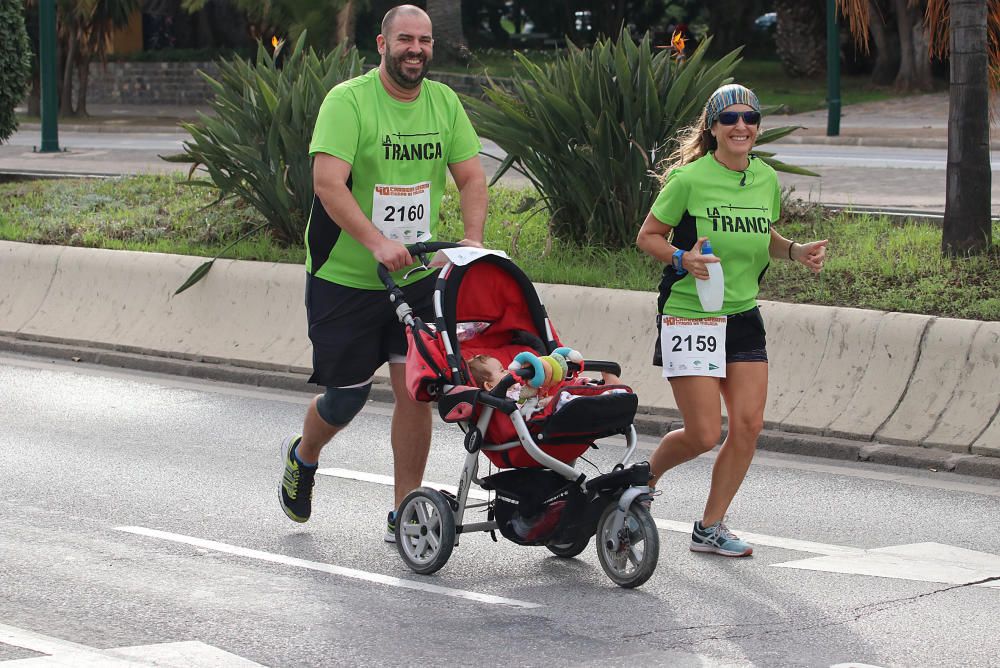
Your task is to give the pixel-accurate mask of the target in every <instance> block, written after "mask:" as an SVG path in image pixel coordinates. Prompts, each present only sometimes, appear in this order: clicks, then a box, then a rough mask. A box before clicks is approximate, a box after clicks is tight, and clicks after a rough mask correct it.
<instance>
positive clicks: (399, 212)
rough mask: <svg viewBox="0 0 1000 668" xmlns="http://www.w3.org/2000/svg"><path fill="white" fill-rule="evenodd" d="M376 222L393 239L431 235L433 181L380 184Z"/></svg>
mask: <svg viewBox="0 0 1000 668" xmlns="http://www.w3.org/2000/svg"><path fill="white" fill-rule="evenodd" d="M372 222H373V223H374V224H375V227H377V228H378V229H379V231H380V232H382V234H383V235H384V236H385V237H386V238H388V239H392V240H393V241H398V242H400V243H403V244H413V243H416V242H418V241H427V240H428V239H430V238H431V183H430V181H424V182H423V183H414V184H413V185H408V186H397V185H386V184H381V183H380V184H377V185H376V186H375V192H374V193H373V195H372Z"/></svg>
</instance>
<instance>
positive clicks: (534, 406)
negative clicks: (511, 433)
mask: <svg viewBox="0 0 1000 668" xmlns="http://www.w3.org/2000/svg"><path fill="white" fill-rule="evenodd" d="M539 341H540V340H539ZM466 364H468V365H469V372H470V373H471V375H472V380H473V382H475V384H476V387H481V388H483V389H484V390H492V389H493V388H494V387H496V386H497V385H499V384H500V381H501V380H503V377H504V376H505V375H506V374H507V372H508V370H509V369H508V368H507V367H505V366H504V365H503V364H502V363H501V362H500V360H498V359H497V358H496V357H493V356H491V355H487V354H485V353H480V354H479V355H475V356H473V357H470V358H469V359H467V360H466ZM577 382H579V383H580V384H583V385H591V384H594V382H593V381H592V380H591V379H590V378H586V377H582V376H581V377H580V378H578V381H577ZM619 383H621V379H620V378H618V376H616V375H615V374H613V373H611V372H609V371H602V372H601V384H602V385H618V384H619ZM568 384H569V381H566V380H562V381H560V382H559V383H558V384H556V385H555V386H553V387H552V388H551V389H549V390H548V392H547V393H546V394H545V395H542V396H539V395H538V393H537V391H534V390H532V388H531V387H530V386H528V385H523V384H521V383H514V384H513V385H511V386H510V388H508V389H507V398H508V399H513V400H514V401H516V402H518V403H519V404H522V406H524V407H523V408H522V411H521V414H522V415H524V414H525V412H526V411H525V409H527V412H528V413H534V412H537V411H540V410H542V409H543V408H545V407H546V406H548V404H549V402H550V401H552V399H553V397H554V396H559V401H558V402H557V404H556V410H559V409H560V408H562V407H563V406H564V405H565V404H566V402H567V401H572V400H573V399H574V398H576V396H578V395H575V394H570V393H562V394H557V393H558V392H559V390H560V389H561V388H563V387H565V386H566V385H568ZM624 391H625V390H624V389H609V390H608V392H624ZM532 399H535V401H534V402H532V403H530V404H529V402H531V400H532Z"/></svg>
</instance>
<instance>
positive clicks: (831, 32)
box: [826, 0, 840, 137]
mask: <svg viewBox="0 0 1000 668" xmlns="http://www.w3.org/2000/svg"><path fill="white" fill-rule="evenodd" d="M826 101H827V114H826V136H827V137H836V136H837V135H839V134H840V30H839V29H838V28H837V0H826Z"/></svg>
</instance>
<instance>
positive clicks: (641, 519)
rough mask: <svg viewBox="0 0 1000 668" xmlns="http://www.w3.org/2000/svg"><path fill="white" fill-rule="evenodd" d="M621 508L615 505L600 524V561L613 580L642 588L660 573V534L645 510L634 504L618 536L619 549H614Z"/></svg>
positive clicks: (598, 538) (598, 539) (598, 548)
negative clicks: (654, 573)
mask: <svg viewBox="0 0 1000 668" xmlns="http://www.w3.org/2000/svg"><path fill="white" fill-rule="evenodd" d="M617 510H618V504H617V503H612V504H610V505H608V507H607V508H605V509H604V512H603V513H601V518H600V519H599V520H598V521H597V558H598V560H599V561H600V562H601V568H603V569H604V572H605V573H607V575H608V577H609V578H611V580H612V581H613V582H614V583H615V584H617V585H619V586H621V587H626V588H632V587H638V586H639V585H641V584H642V583H643V582H645V581H646V580H648V579H649V578H650V576H651V575H652V574H653V571H654V570H656V562H657V561H658V560H659V558H660V534H659V533H658V532H657V530H656V523H655V522H654V521H653V516H652V515H650V514H649V510H647V509H646V507H645V506H642V505H640V504H638V503H633V504H632V505H631V506H629V508H628V510H627V511H626V513H625V524H624V526H623V527H622V528H621V530H620V531H619V532H618V548H617V549H612V545H613V542H612V538H613V536H612V533H613V532H614V517H615V512H616V511H617Z"/></svg>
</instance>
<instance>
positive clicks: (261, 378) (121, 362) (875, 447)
mask: <svg viewBox="0 0 1000 668" xmlns="http://www.w3.org/2000/svg"><path fill="white" fill-rule="evenodd" d="M0 350H2V351H4V352H8V353H15V354H19V355H31V356H35V357H47V358H52V359H58V360H65V361H73V362H80V363H89V364H99V365H102V366H107V367H112V368H119V369H129V370H132V371H145V372H150V373H161V374H169V375H172V376H178V377H183V378H196V379H199V380H213V381H220V382H226V383H234V384H239V385H250V386H254V387H261V388H268V389H280V390H288V391H292V392H302V393H304V394H309V395H312V394H315V393H316V392H317V387H316V386H315V385H310V384H309V383H308V377H309V373H308V371H301V372H288V371H286V372H282V371H275V370H267V369H254V368H250V367H244V366H234V365H231V364H226V363H224V362H218V361H216V362H213V361H194V360H190V359H179V358H171V357H162V356H157V355H151V354H142V353H136V352H127V351H122V350H112V349H105V348H100V347H92V346H83V345H80V344H78V343H74V342H57V341H33V340H28V339H23V338H18V337H11V336H0ZM369 400H370V401H374V402H378V403H383V404H391V403H392V401H393V396H392V390H391V389H390V387H389V384H388V382H387V381H386V380H385V379H376V382H375V384H374V385H373V387H372V392H371V396H370V399H369ZM640 410H641V411H642V410H645V411H648V412H640V413H639V414H638V415H636V420H635V427H636V430H637V431H638V432H639V433H640V434H642V435H645V436H653V437H659V436H662V435H663V434H665V433H667V432H668V431H671V430H674V429H679V428H681V427H683V422H681V420H680V418H679V416H678V414H677V413H676V411H668V410H663V409H659V410H656V409H648V408H646V409H643V408H640ZM758 447H759V449H761V450H766V451H770V452H780V453H784V454H793V455H805V456H810V457H822V458H825V459H835V460H843V461H859V462H871V463H873V464H891V465H894V466H901V467H906V468H918V469H925V470H931V471H935V472H953V473H958V474H962V475H971V476H977V477H983V478H995V479H1000V458H997V457H983V456H978V455H960V454H955V453H953V452H950V451H948V450H942V449H938V448H914V447H912V446H896V445H890V444H883V443H870V442H862V441H856V440H850V439H841V438H830V437H823V436H812V435H808V434H795V433H789V432H782V431H778V430H773V429H765V430H764V432H763V433H761V436H760V439H759V441H758Z"/></svg>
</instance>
